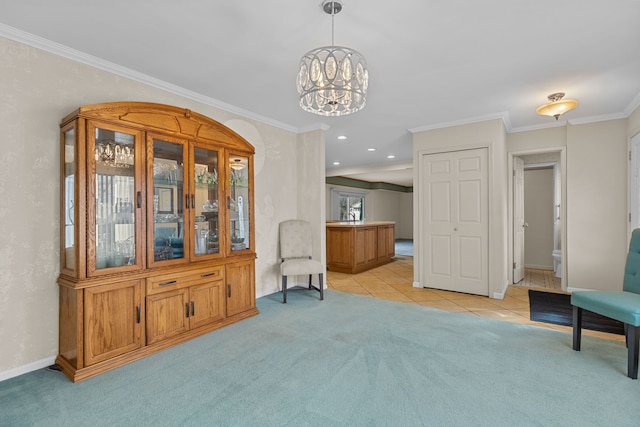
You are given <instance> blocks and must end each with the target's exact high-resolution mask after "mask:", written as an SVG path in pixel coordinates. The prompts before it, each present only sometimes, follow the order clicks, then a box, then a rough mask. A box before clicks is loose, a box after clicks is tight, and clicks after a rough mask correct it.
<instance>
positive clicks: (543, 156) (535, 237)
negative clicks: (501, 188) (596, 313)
mask: <svg viewBox="0 0 640 427" xmlns="http://www.w3.org/2000/svg"><path fill="white" fill-rule="evenodd" d="M564 159H565V157H564V148H560V149H557V150H553V151H546V150H536V151H528V152H514V153H510V154H509V168H510V169H511V170H512V171H513V173H512V174H510V176H511V179H510V180H509V187H510V188H509V199H510V200H509V211H510V212H509V220H510V226H509V234H510V236H509V255H510V258H511V259H510V264H511V265H512V266H513V270H512V274H511V275H510V284H518V285H521V286H532V287H543V288H549V289H563V290H564V289H566V263H565V261H564V260H565V259H566V253H565V249H564V245H563V242H564V241H566V227H565V226H564V225H563V219H564V218H565V217H566V215H565V208H564V207H565V206H566V203H565V201H566V188H565V185H564V182H565V179H563V178H564V177H565V176H566V173H565V170H566V168H565V167H563V165H564V164H565V160H564Z"/></svg>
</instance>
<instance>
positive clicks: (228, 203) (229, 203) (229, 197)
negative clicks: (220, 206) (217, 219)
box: [227, 196, 231, 209]
mask: <svg viewBox="0 0 640 427" xmlns="http://www.w3.org/2000/svg"><path fill="white" fill-rule="evenodd" d="M227 209H231V196H227Z"/></svg>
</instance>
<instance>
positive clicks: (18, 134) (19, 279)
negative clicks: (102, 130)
mask: <svg viewBox="0 0 640 427" xmlns="http://www.w3.org/2000/svg"><path fill="white" fill-rule="evenodd" d="M0 76H1V78H0V93H1V94H2V115H0V128H1V129H2V132H3V134H2V148H1V149H0V161H1V162H2V167H0V224H1V227H2V228H1V230H0V231H1V234H0V235H1V236H2V242H3V244H2V245H1V246H0V270H1V271H2V274H1V275H0V343H2V348H3V351H0V378H2V377H7V376H8V375H11V373H12V372H15V371H20V370H22V371H24V370H29V369H36V368H39V367H41V366H44V364H46V363H51V362H52V361H53V358H54V357H55V355H56V354H57V351H58V286H57V284H56V278H57V275H58V272H59V262H58V253H59V224H58V222H59V215H60V212H59V206H58V205H59V201H58V199H59V165H58V162H59V153H58V144H59V123H60V119H61V118H62V117H64V116H65V115H67V114H68V113H70V112H72V111H73V110H74V109H76V108H77V107H78V106H80V105H86V104H93V103H100V102H110V101H148V102H158V103H164V104H170V105H176V106H180V107H185V108H190V109H192V110H193V111H196V112H198V113H201V114H204V115H206V116H209V117H211V118H213V119H215V120H217V121H219V122H221V123H228V125H229V126H230V127H232V128H234V129H235V130H236V131H238V132H239V133H240V134H241V135H243V136H244V137H245V138H247V139H248V141H249V142H251V143H252V144H254V146H255V147H256V179H255V198H256V200H255V211H256V214H255V220H256V250H257V253H258V260H257V262H256V293H257V295H258V296H263V295H266V294H269V293H272V292H275V291H277V290H278V289H279V277H278V274H277V269H276V268H275V265H276V263H277V257H278V245H277V224H278V223H279V222H280V221H281V220H284V219H289V218H295V217H296V216H297V214H298V203H297V197H298V196H299V194H300V191H299V187H298V186H297V185H296V182H297V181H298V176H297V173H298V168H297V167H295V166H294V167H292V165H296V164H297V162H298V160H297V159H298V156H299V155H303V154H304V152H305V151H306V150H308V149H309V148H308V147H302V148H299V146H298V141H297V135H296V134H294V133H292V132H289V131H286V130H283V129H280V128H277V127H274V126H271V125H268V124H265V123H262V122H258V121H255V120H249V119H247V118H243V117H240V116H238V115H237V114H233V113H229V112H226V111H223V110H220V109H218V108H215V107H212V106H210V105H206V104H204V103H201V102H198V101H195V100H193V99H189V98H187V97H184V96H180V95H177V94H174V93H170V92H167V91H164V90H161V89H158V88H155V87H151V86H149V85H145V84H143V83H140V82H136V81H132V80H129V79H126V78H123V77H120V76H118V75H115V74H112V73H109V72H106V71H102V70H98V69H96V68H93V67H90V66H88V65H84V64H81V63H78V62H75V61H72V60H69V59H66V58H63V57H60V56H57V55H54V54H51V53H47V52H44V51H41V50H38V49H35V48H33V47H30V46H27V45H24V44H21V43H18V42H15V41H12V40H8V39H5V38H2V37H0ZM212 84H215V82H212ZM317 150H319V149H318V148H317V149H314V150H313V156H309V155H304V158H305V162H309V164H303V165H301V166H304V169H305V170H306V172H305V173H306V174H307V175H306V177H305V180H306V181H307V182H309V181H314V180H319V181H321V182H323V181H324V164H323V163H322V159H323V158H320V157H318V156H317ZM314 156H315V157H314ZM298 164H299V163H298ZM309 174H316V175H318V176H310V175H309ZM316 187H318V186H316ZM321 199H323V198H310V199H308V200H306V201H305V206H307V208H308V209H310V210H314V209H315V210H317V211H319V212H323V211H324V206H323V204H322V201H321ZM318 220H319V219H316V221H318ZM320 251H321V252H324V249H320ZM7 373H8V374H7Z"/></svg>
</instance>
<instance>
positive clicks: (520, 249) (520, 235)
mask: <svg viewBox="0 0 640 427" xmlns="http://www.w3.org/2000/svg"><path fill="white" fill-rule="evenodd" d="M525 227H526V223H525V222H524V160H522V159H521V158H520V157H514V158H513V283H518V282H520V281H522V279H524V229H525Z"/></svg>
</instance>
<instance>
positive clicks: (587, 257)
mask: <svg viewBox="0 0 640 427" xmlns="http://www.w3.org/2000/svg"><path fill="white" fill-rule="evenodd" d="M627 127H628V123H627V120H626V119H621V120H610V121H605V122H597V123H591V124H584V125H575V126H571V125H569V126H567V199H568V201H567V246H566V248H567V259H568V273H567V274H568V287H569V288H570V289H580V288H586V289H602V290H621V289H622V277H623V274H624V263H625V260H626V254H627V249H628V248H627V242H628V240H627V222H628V221H627V192H628V186H627V180H628V178H627V169H628V157H627Z"/></svg>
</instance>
